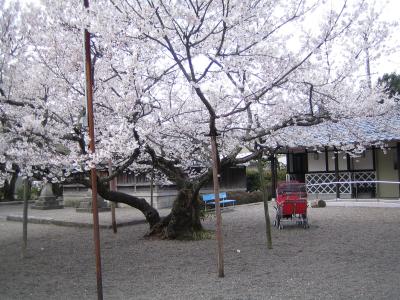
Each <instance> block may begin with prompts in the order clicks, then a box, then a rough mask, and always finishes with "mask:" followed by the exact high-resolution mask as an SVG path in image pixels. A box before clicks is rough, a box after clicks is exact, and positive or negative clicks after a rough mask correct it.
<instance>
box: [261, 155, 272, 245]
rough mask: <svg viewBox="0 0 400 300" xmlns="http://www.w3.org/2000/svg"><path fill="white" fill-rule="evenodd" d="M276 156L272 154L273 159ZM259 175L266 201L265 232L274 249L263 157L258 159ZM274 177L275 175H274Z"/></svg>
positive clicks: (264, 200)
mask: <svg viewBox="0 0 400 300" xmlns="http://www.w3.org/2000/svg"><path fill="white" fill-rule="evenodd" d="M274 159H275V157H274V156H272V160H274ZM258 175H259V179H260V188H261V193H262V199H263V203H264V215H265V232H266V235H267V248H268V249H272V234H271V220H270V218H269V210H268V193H267V182H266V180H265V176H264V164H263V161H262V157H261V156H260V158H259V159H258ZM272 177H273V175H272ZM272 189H273V187H272Z"/></svg>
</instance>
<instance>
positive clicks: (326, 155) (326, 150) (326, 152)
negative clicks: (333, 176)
mask: <svg viewBox="0 0 400 300" xmlns="http://www.w3.org/2000/svg"><path fill="white" fill-rule="evenodd" d="M325 171H326V172H329V156H328V147H325Z"/></svg>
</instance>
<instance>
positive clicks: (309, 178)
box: [306, 172, 351, 194]
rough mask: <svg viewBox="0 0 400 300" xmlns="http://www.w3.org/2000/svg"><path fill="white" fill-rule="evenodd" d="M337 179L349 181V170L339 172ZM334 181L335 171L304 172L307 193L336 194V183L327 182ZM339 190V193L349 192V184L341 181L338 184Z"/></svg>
mask: <svg viewBox="0 0 400 300" xmlns="http://www.w3.org/2000/svg"><path fill="white" fill-rule="evenodd" d="M339 181H340V182H346V181H351V173H350V172H340V173H339ZM330 182H336V175H335V173H310V174H306V186H307V193H309V194H336V184H334V183H333V184H329V183H330ZM339 192H340V193H341V194H351V184H350V183H343V184H340V185H339Z"/></svg>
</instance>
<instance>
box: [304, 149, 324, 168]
mask: <svg viewBox="0 0 400 300" xmlns="http://www.w3.org/2000/svg"><path fill="white" fill-rule="evenodd" d="M316 154H317V153H307V159H308V171H309V172H319V171H321V172H325V153H318V155H316ZM317 156H318V157H317Z"/></svg>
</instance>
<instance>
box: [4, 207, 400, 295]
mask: <svg viewBox="0 0 400 300" xmlns="http://www.w3.org/2000/svg"><path fill="white" fill-rule="evenodd" d="M272 215H273V211H271V217H272ZM309 218H310V223H311V228H310V229H308V230H304V229H301V228H297V227H295V226H287V227H286V228H285V229H284V230H282V231H278V230H277V229H275V228H273V244H274V249H272V250H269V251H268V250H267V249H266V247H265V225H264V219H263V206H262V205H261V204H255V205H243V206H237V207H235V208H234V209H233V210H226V211H225V212H224V213H223V231H224V244H225V247H224V249H225V274H226V276H225V278H222V279H221V278H217V275H216V271H217V268H216V242H215V240H203V241H196V242H184V241H159V240H146V239H143V238H142V236H143V234H144V233H145V232H146V230H147V225H146V224H139V225H134V226H128V227H122V228H119V230H118V234H116V235H115V234H113V233H112V231H111V230H106V229H103V230H101V245H102V259H103V285H104V299H215V300H216V299H348V298H353V299H399V294H400V287H399V282H400V264H399V263H398V260H399V258H398V254H399V250H400V238H399V233H398V230H399V229H398V228H399V225H400V209H399V208H366V207H326V208H323V209H321V208H311V209H309ZM214 223H215V219H212V218H210V219H207V220H206V221H205V222H204V224H205V227H206V228H208V229H212V228H214ZM28 228H29V232H28V236H29V245H28V246H29V250H28V255H29V257H28V258H27V259H24V260H22V259H21V258H20V245H21V241H20V240H21V235H22V234H21V232H22V225H21V223H17V222H9V221H5V220H3V219H0V245H1V247H0V299H96V278H95V264H94V258H93V242H92V230H91V229H88V228H74V227H59V226H54V225H37V224H29V226H28ZM238 250H240V251H238Z"/></svg>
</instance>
